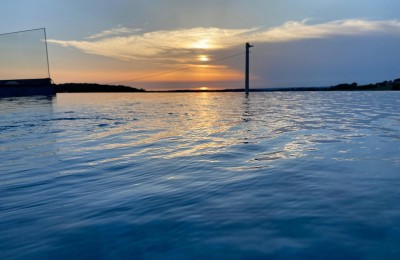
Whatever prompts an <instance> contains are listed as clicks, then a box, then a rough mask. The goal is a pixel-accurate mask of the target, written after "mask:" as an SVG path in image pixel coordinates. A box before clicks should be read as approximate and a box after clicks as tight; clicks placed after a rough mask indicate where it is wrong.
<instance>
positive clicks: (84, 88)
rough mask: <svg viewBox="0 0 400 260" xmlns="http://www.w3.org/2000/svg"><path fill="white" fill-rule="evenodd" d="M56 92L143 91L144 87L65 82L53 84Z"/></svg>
mask: <svg viewBox="0 0 400 260" xmlns="http://www.w3.org/2000/svg"><path fill="white" fill-rule="evenodd" d="M55 88H56V92H57V93H68V92H70V93H74V92H76V93H84V92H145V91H146V90H144V89H137V88H132V87H128V86H122V85H102V84H94V83H93V84H92V83H65V84H57V85H55Z"/></svg>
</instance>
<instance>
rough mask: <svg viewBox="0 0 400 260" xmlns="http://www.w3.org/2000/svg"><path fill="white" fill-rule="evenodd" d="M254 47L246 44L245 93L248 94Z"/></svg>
mask: <svg viewBox="0 0 400 260" xmlns="http://www.w3.org/2000/svg"><path fill="white" fill-rule="evenodd" d="M251 47H254V46H253V45H250V43H248V42H247V43H246V82H245V91H246V94H249V90H250V87H249V83H250V75H249V74H250V64H249V63H250V48H251Z"/></svg>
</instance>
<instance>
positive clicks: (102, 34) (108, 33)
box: [86, 26, 142, 40]
mask: <svg viewBox="0 0 400 260" xmlns="http://www.w3.org/2000/svg"><path fill="white" fill-rule="evenodd" d="M140 31H142V29H130V28H126V27H122V26H119V27H117V28H112V29H110V30H104V31H102V32H100V33H97V34H94V35H91V36H88V37H86V39H89V40H92V39H99V38H105V37H110V36H116V35H124V34H135V33H138V32H140Z"/></svg>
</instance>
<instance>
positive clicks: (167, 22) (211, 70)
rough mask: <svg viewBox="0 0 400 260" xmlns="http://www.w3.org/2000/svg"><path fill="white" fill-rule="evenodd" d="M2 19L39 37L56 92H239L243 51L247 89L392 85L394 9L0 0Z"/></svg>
mask: <svg viewBox="0 0 400 260" xmlns="http://www.w3.org/2000/svg"><path fill="white" fill-rule="evenodd" d="M1 11H2V12H1V13H2V15H1V18H0V21H1V23H0V33H7V32H12V31H19V30H26V29H31V28H40V27H45V28H46V29H47V38H48V47H49V58H50V70H51V77H52V78H53V80H54V81H55V82H56V83H64V82H95V83H115V84H125V85H131V86H135V87H139V88H145V89H183V88H197V89H199V88H209V89H215V88H242V87H243V85H244V73H243V72H244V60H245V56H244V55H243V52H244V50H245V49H244V45H245V43H246V42H251V43H252V44H254V45H255V47H254V48H253V49H252V53H251V86H252V87H255V88H265V87H295V86H329V85H334V84H338V83H342V82H349V83H351V82H354V81H356V82H358V83H370V82H378V81H382V80H390V79H395V78H400V67H399V65H398V64H399V61H400V51H399V50H398V49H399V48H398V46H400V20H399V19H400V18H399V11H400V1H398V0H351V1H349V0H324V1H321V0H302V1H298V0H253V1H239V0H230V1H228V0H202V1H192V0H186V1H184V0H147V1H146V0H114V1H110V0H96V1H89V0H56V1H55V0H18V1H16V0H2V1H1ZM231 56H233V57H232V58H229V59H225V58H226V57H231ZM183 68H187V69H184V70H183ZM181 69H182V70H181ZM172 71H175V72H174V73H168V74H164V75H159V76H157V77H151V76H153V75H158V74H163V73H166V72H172Z"/></svg>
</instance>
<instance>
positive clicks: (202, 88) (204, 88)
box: [200, 87, 208, 90]
mask: <svg viewBox="0 0 400 260" xmlns="http://www.w3.org/2000/svg"><path fill="white" fill-rule="evenodd" d="M200 90H208V88H207V87H201V88H200Z"/></svg>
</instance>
